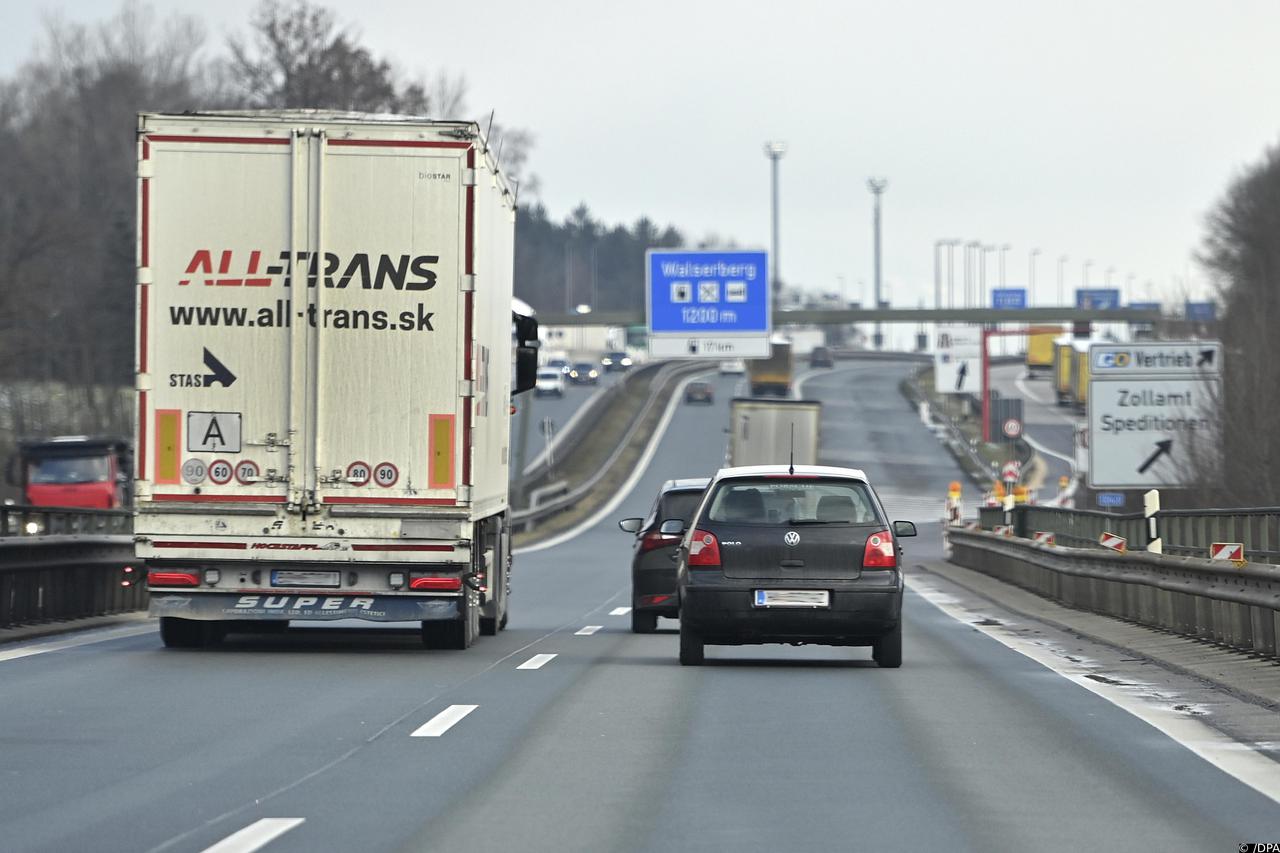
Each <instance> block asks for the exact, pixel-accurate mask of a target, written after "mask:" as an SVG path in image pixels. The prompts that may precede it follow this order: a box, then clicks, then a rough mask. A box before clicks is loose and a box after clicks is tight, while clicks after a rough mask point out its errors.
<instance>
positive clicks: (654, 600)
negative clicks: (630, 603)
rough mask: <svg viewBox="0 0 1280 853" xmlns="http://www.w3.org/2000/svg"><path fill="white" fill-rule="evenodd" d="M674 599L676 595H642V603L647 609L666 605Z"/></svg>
mask: <svg viewBox="0 0 1280 853" xmlns="http://www.w3.org/2000/svg"><path fill="white" fill-rule="evenodd" d="M674 598H675V596H674V595H642V596H640V603H641V604H642V605H644V606H645V607H653V606H654V605H655V604H666V603H667V602H668V601H671V600H672V599H674Z"/></svg>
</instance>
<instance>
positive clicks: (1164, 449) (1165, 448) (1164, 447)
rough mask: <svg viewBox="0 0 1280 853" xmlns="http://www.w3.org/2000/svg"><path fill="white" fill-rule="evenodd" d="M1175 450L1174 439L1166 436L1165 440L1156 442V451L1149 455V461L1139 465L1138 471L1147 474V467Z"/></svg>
mask: <svg viewBox="0 0 1280 853" xmlns="http://www.w3.org/2000/svg"><path fill="white" fill-rule="evenodd" d="M1171 452H1173V439H1172V438H1166V439H1165V440H1164V441H1157V442H1156V452H1155V453H1152V454H1151V455H1150V456H1148V457H1147V461H1146V462H1143V463H1142V464H1141V465H1139V466H1138V473H1139V474H1145V473H1147V469H1149V468H1150V467H1151V466H1152V465H1154V464H1156V460H1157V459H1159V458H1160V457H1161V456H1164V455H1165V454H1166V453H1171Z"/></svg>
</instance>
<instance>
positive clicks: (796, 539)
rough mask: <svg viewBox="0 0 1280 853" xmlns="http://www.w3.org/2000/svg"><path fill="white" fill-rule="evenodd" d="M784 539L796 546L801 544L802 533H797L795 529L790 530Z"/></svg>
mask: <svg viewBox="0 0 1280 853" xmlns="http://www.w3.org/2000/svg"><path fill="white" fill-rule="evenodd" d="M782 541H783V542H786V543H787V544H788V545H790V546H792V547H795V546H796V545H799V544H800V534H799V533H796V532H795V531H794V530H788V531H787V535H786V536H783V537H782Z"/></svg>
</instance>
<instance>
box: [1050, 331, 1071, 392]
mask: <svg viewBox="0 0 1280 853" xmlns="http://www.w3.org/2000/svg"><path fill="white" fill-rule="evenodd" d="M1073 352H1074V349H1073V347H1072V346H1071V336H1070V335H1063V336H1061V337H1059V338H1055V339H1054V341H1053V391H1054V395H1055V396H1056V398H1057V401H1058V405H1059V406H1065V405H1067V404H1068V403H1070V402H1071V362H1072V358H1071V354H1072V353H1073Z"/></svg>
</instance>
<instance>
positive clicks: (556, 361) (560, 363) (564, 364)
mask: <svg viewBox="0 0 1280 853" xmlns="http://www.w3.org/2000/svg"><path fill="white" fill-rule="evenodd" d="M547 367H554V368H555V369H556V370H558V371H560V372H561V373H563V374H564V375H565V376H568V375H569V371H570V370H572V369H573V368H572V367H570V365H569V362H568V361H566V360H565V359H563V358H553V359H551V360H550V361H548V362H547Z"/></svg>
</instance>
